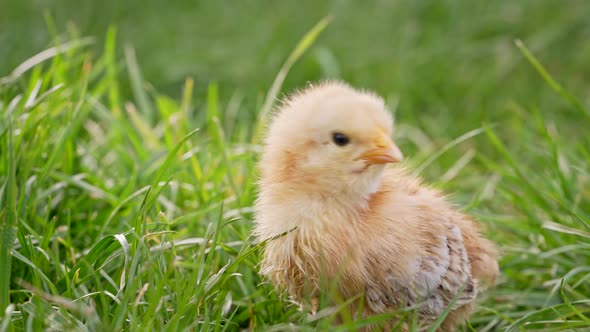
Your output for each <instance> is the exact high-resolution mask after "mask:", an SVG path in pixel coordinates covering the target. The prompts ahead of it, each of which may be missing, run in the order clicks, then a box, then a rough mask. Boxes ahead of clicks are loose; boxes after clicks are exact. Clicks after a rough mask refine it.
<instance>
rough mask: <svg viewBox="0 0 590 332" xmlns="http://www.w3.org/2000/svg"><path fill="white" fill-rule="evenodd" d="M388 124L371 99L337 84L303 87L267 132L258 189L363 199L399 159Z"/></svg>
mask: <svg viewBox="0 0 590 332" xmlns="http://www.w3.org/2000/svg"><path fill="white" fill-rule="evenodd" d="M392 122H393V121H392V118H391V115H390V113H389V112H388V111H387V109H386V107H385V104H384V102H383V100H382V99H381V98H379V97H378V96H376V95H373V94H371V93H367V92H361V91H357V90H355V89H353V88H351V87H350V86H348V85H345V84H343V83H334V82H332V83H324V84H321V85H319V86H312V87H309V88H308V89H306V90H304V91H301V92H299V93H297V94H295V95H294V96H292V97H290V98H288V99H287V100H286V101H285V103H284V105H283V106H282V107H281V108H279V110H278V111H277V112H276V114H275V116H274V118H273V120H272V122H271V124H270V127H269V128H268V133H267V136H266V139H265V149H264V153H263V156H262V160H261V164H260V165H261V171H262V174H261V175H262V184H265V183H282V184H290V185H292V186H299V187H304V188H309V189H310V190H317V191H320V192H324V193H330V194H335V193H338V192H357V193H360V194H369V193H371V192H373V191H375V190H376V189H377V186H378V184H379V181H380V177H381V174H382V172H383V169H384V168H385V165H386V164H388V163H396V162H399V161H401V160H402V154H401V152H400V150H399V149H398V147H397V146H396V145H395V144H394V143H393V141H392V140H391V138H390V137H391V134H392V129H393V128H392V126H393V123H392Z"/></svg>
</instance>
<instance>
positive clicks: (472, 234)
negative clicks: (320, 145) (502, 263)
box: [458, 216, 500, 288]
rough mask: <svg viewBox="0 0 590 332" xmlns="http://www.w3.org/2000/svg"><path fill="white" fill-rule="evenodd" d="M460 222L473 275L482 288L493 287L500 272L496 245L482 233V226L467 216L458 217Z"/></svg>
mask: <svg viewBox="0 0 590 332" xmlns="http://www.w3.org/2000/svg"><path fill="white" fill-rule="evenodd" d="M458 224H459V227H460V228H461V233H462V235H463V244H464V245H465V248H466V249H467V255H468V257H469V261H470V262H471V275H472V276H473V278H475V279H477V281H478V284H479V286H480V287H481V288H488V287H493V286H494V285H495V283H496V279H497V277H498V275H499V273H500V270H499V267H498V250H497V249H496V246H495V245H494V243H493V242H491V241H489V240H488V239H486V238H484V237H483V236H482V235H481V232H482V230H481V227H480V226H479V225H478V224H476V223H475V222H473V221H472V220H471V219H469V218H468V217H467V216H462V217H461V218H458Z"/></svg>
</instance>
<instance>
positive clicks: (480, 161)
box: [0, 0, 590, 332]
mask: <svg viewBox="0 0 590 332" xmlns="http://www.w3.org/2000/svg"><path fill="white" fill-rule="evenodd" d="M3 6H4V5H3ZM5 7H6V8H7V9H8V10H3V11H2V13H0V44H1V45H3V46H2V47H0V77H3V78H0V204H1V205H0V233H1V235H0V276H2V277H1V278H0V332H3V331H21V330H26V331H39V330H42V329H47V330H53V331H65V330H80V331H86V330H88V331H121V330H129V331H136V330H141V331H143V330H174V331H180V330H182V331H184V330H188V331H191V330H194V331H197V330H198V331H201V330H202V331H209V330H211V331H235V330H243V329H248V328H251V329H254V330H268V331H284V330H296V331H299V330H303V331H307V330H320V331H321V330H327V329H328V328H329V329H330V330H337V331H340V330H343V331H346V330H354V328H356V327H359V326H361V325H362V324H365V323H367V322H363V321H357V322H345V323H344V324H343V325H341V326H338V327H330V324H331V320H332V319H333V314H334V310H332V309H334V308H325V309H324V310H323V311H321V312H320V315H318V316H317V317H308V316H307V315H305V314H303V313H301V312H299V311H298V310H297V307H296V306H294V305H293V304H291V303H289V301H288V300H287V299H286V298H285V297H283V296H280V295H278V294H277V293H276V292H275V291H274V290H273V288H272V287H271V286H270V285H268V284H266V283H264V282H263V280H261V279H260V278H259V277H258V275H257V263H258V261H259V257H258V255H259V251H258V247H256V246H255V245H254V244H253V243H252V239H251V237H250V230H251V220H252V214H251V211H252V209H251V206H252V204H253V201H254V199H255V197H256V187H255V179H256V169H255V166H256V158H257V155H258V152H259V147H258V146H257V142H258V140H257V137H258V136H257V135H256V128H258V127H259V125H260V123H261V121H263V119H262V117H261V116H260V114H261V109H263V108H264V107H265V100H268V101H272V100H273V99H272V98H273V97H277V98H279V97H281V96H282V95H283V93H284V92H287V91H289V90H291V89H293V88H295V87H300V86H304V85H305V84H306V82H307V81H313V80H319V79H323V78H341V79H344V80H346V81H348V82H350V83H351V84H353V85H354V86H357V87H363V88H369V89H372V90H375V91H377V92H378V93H379V94H381V95H383V96H384V97H385V98H386V100H387V102H388V104H389V106H390V108H391V110H392V111H393V112H394V114H395V118H396V125H397V130H396V133H395V136H396V138H397V142H399V145H400V147H401V149H402V151H404V154H405V155H406V156H407V159H408V160H407V161H406V164H407V165H408V167H410V168H413V169H415V170H416V171H417V172H418V173H420V174H421V175H422V176H424V177H425V178H426V180H427V181H428V182H429V183H432V184H433V186H435V187H437V188H441V189H443V190H445V191H447V192H448V193H450V194H451V196H450V199H451V200H452V201H453V202H455V203H456V204H457V205H459V206H461V207H463V209H464V210H465V211H466V212H468V213H470V214H472V215H473V216H475V217H476V218H478V219H479V220H481V222H482V223H483V224H485V225H486V227H487V229H488V235H489V237H490V238H492V239H493V240H494V241H496V242H497V243H498V245H499V247H500V248H501V251H502V260H501V270H502V277H501V279H500V280H499V284H498V286H497V288H496V289H494V290H492V291H489V292H487V293H485V294H484V295H483V296H481V298H480V301H479V305H478V308H477V311H476V313H475V314H474V315H473V316H472V318H471V319H470V321H469V324H468V326H467V327H465V330H466V331H524V330H538V331H564V330H565V331H589V330H590V94H589V93H588V92H589V91H590V90H589V89H590V84H589V83H588V77H590V65H588V64H590V43H589V42H588V41H589V40H590V21H589V20H588V19H587V13H589V12H590V4H588V3H586V2H583V1H563V2H557V1H550V0H538V1H532V0H529V1H521V2H518V3H517V2H513V1H507V0H506V1H504V0H502V1H494V2H478V3H475V2H469V1H436V2H434V1H428V2H413V1H379V2H374V3H372V4H370V5H369V4H367V3H361V2H352V1H325V2H319V1H318V2H316V1H311V0H309V1H302V2H290V3H287V2H273V3H272V4H266V3H265V2H262V1H245V2H240V3H239V4H237V3H235V4H232V5H231V6H230V5H228V4H223V3H221V2H213V1H211V2H200V3H189V2H175V3H172V4H168V3H166V2H156V1H147V2H139V1H127V2H124V3H118V2H115V1H107V2H105V4H93V3H91V2H84V3H81V4H78V2H73V1H70V0H64V1H62V2H48V3H46V4H44V5H43V6H37V5H34V4H33V3H27V2H23V1H16V0H9V2H8V4H7V5H6V6H5ZM97 13H101V14H100V15H98V14H97ZM328 15H329V17H330V18H329V19H327V20H324V21H321V20H322V19H323V18H325V17H328ZM68 22H69V23H68ZM318 22H320V23H319V26H318V25H316V24H318ZM323 24H327V25H323ZM109 26H110V27H109ZM314 26H315V30H314ZM306 34H307V35H306ZM304 36H306V37H305V38H304ZM44 50H45V51H44ZM39 52H41V53H39ZM35 54H37V55H35ZM27 59H28V60H27ZM288 59H289V60H288ZM285 61H286V63H287V65H286V66H283V67H281V66H282V65H283V63H285ZM290 65H292V66H290ZM288 67H290V68H288ZM288 69H290V70H288ZM287 72H288V74H287ZM284 74H287V76H286V79H285V81H284V82H283V83H284V84H282V86H279V85H276V83H281V77H283V75H284ZM275 77H277V78H278V80H275ZM273 80H274V82H275V85H274V86H276V87H279V89H278V90H277V92H278V93H277V95H276V96H275V95H274V93H273V90H272V89H271V86H273ZM266 105H267V106H268V104H266ZM408 319H409V320H410V321H411V319H412V313H411V312H409V313H408Z"/></svg>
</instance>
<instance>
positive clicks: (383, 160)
mask: <svg viewBox="0 0 590 332" xmlns="http://www.w3.org/2000/svg"><path fill="white" fill-rule="evenodd" d="M373 143H374V145H375V148H373V149H371V150H369V151H367V152H365V153H364V154H363V155H361V156H360V158H359V159H361V160H365V161H366V162H367V163H368V164H369V165H374V164H389V163H399V162H400V161H402V160H403V159H404V156H403V155H402V152H401V151H400V149H399V148H398V147H397V146H396V145H395V143H393V141H392V140H391V138H389V137H388V136H387V135H386V134H385V133H380V135H379V137H377V139H376V140H375V141H374V142H373Z"/></svg>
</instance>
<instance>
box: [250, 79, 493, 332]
mask: <svg viewBox="0 0 590 332" xmlns="http://www.w3.org/2000/svg"><path fill="white" fill-rule="evenodd" d="M392 122H393V121H392V118H391V115H390V113H389V112H388V111H387V109H386V106H385V104H384V102H383V100H382V99H381V98H379V97H378V96H376V95H374V94H372V93H368V92H364V91H357V90H355V89H353V88H351V87H350V86H348V85H346V84H344V83H339V82H328V83H323V84H320V85H317V86H311V87H309V88H307V89H306V90H303V91H301V92H299V93H296V94H294V95H293V96H291V97H289V98H287V100H286V101H285V102H284V103H283V105H282V106H281V107H280V108H279V109H278V110H277V112H276V113H275V115H274V117H273V119H272V121H271V124H270V126H269V128H268V131H267V135H266V137H265V141H264V151H263V153H262V157H261V160H260V163H259V167H260V175H261V177H260V181H259V191H260V192H259V197H258V199H257V202H256V207H255V226H254V234H255V236H256V237H257V239H258V240H259V241H267V243H266V245H265V247H264V252H263V257H262V262H261V274H262V275H263V276H265V277H267V278H268V279H269V280H270V281H271V282H272V283H273V284H274V285H275V286H276V287H277V288H278V289H281V290H286V291H287V292H288V293H289V294H290V295H291V296H292V298H293V299H294V300H296V301H298V302H300V303H306V302H308V301H311V303H312V306H313V307H314V308H312V311H313V310H314V309H317V308H316V307H317V298H318V296H319V294H321V293H322V292H324V293H329V292H330V290H331V289H334V290H335V291H336V292H337V294H338V297H340V298H341V299H343V300H349V299H355V298H356V300H353V302H352V305H351V306H350V310H352V312H353V313H354V314H356V315H361V316H356V317H366V316H368V315H371V314H379V313H387V312H392V311H395V310H399V309H403V308H407V307H412V308H415V310H416V311H417V313H418V316H419V319H420V321H421V322H422V323H423V324H424V325H428V324H432V323H433V322H434V321H435V320H436V319H437V318H438V317H439V316H440V315H441V314H442V313H443V312H444V311H445V310H446V308H447V306H448V305H449V303H450V302H451V301H452V300H453V299H454V298H456V297H457V301H456V302H455V304H454V306H453V309H452V311H451V312H450V313H449V315H448V316H447V317H446V319H445V321H444V323H443V324H442V325H441V328H440V330H441V331H453V330H455V328H456V326H457V324H458V323H460V322H462V321H463V320H465V319H466V318H467V316H468V314H469V312H470V311H471V309H472V307H473V303H474V300H475V298H476V295H477V293H478V290H479V289H481V288H482V285H484V284H487V285H491V284H493V282H494V279H495V278H496V276H497V274H498V264H497V257H496V255H497V254H496V249H495V247H494V245H493V243H492V242H490V241H488V240H487V239H485V238H483V237H482V235H481V233H480V227H479V226H478V225H477V224H475V223H474V222H473V221H472V220H471V219H470V218H469V217H468V216H466V215H464V214H462V213H461V212H458V211H456V210H455V209H453V207H452V206H451V205H450V204H449V203H448V202H447V201H446V200H445V198H444V197H443V195H442V194H441V193H439V192H438V191H436V190H434V189H431V188H428V187H426V186H424V185H422V184H421V183H420V180H419V179H416V178H414V177H412V176H410V175H408V174H406V172H405V171H404V169H403V168H402V167H401V166H393V167H387V165H388V164H394V163H398V162H400V161H401V160H402V153H401V152H400V150H399V149H398V147H397V146H396V145H395V144H394V142H393V141H392V139H391V138H390V137H391V135H392V130H393V128H392V127H393V125H392ZM326 281H329V282H326ZM330 287H332V288H330ZM358 311H362V312H358ZM394 323H395V322H391V324H394Z"/></svg>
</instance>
